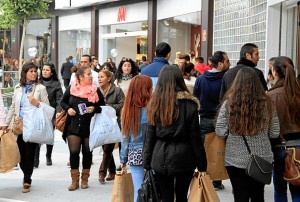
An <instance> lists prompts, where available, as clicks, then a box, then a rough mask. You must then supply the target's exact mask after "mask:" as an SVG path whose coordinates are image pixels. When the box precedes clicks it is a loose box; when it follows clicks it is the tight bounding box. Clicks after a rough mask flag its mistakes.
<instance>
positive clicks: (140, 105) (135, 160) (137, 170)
mask: <svg viewBox="0 0 300 202" xmlns="http://www.w3.org/2000/svg"><path fill="white" fill-rule="evenodd" d="M151 93H152V80H151V78H150V77H148V76H144V75H138V76H135V77H134V78H133V79H132V81H131V82H130V85H129V88H128V93H127V96H126V99H125V103H124V107H123V109H122V116H121V120H122V134H123V138H122V142H121V144H122V146H121V152H120V162H121V164H122V167H125V166H126V163H127V162H128V163H129V165H130V171H131V174H132V179H133V184H134V201H136V200H137V194H138V189H139V188H140V187H141V184H142V181H143V177H144V169H143V165H142V161H143V160H142V149H143V140H144V137H143V133H144V132H145V128H146V125H147V117H146V105H147V104H148V102H149V100H150V97H151Z"/></svg>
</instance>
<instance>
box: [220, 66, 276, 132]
mask: <svg viewBox="0 0 300 202" xmlns="http://www.w3.org/2000/svg"><path fill="white" fill-rule="evenodd" d="M225 100H227V111H228V125H229V130H230V133H231V134H236V135H249V136H255V135H257V134H258V132H262V131H263V130H264V128H265V126H266V124H268V126H270V124H271V120H272V115H273V111H274V105H273V103H272V101H271V99H270V98H269V96H267V95H266V93H265V91H264V89H263V87H262V85H261V82H260V80H259V77H258V76H257V73H256V72H255V71H254V70H253V69H251V68H248V67H246V68H242V69H241V70H239V72H238V73H237V75H236V77H235V80H234V81H233V84H232V86H231V88H230V89H229V90H228V92H227V93H226V94H225V97H224V101H225ZM266 113H267V116H266Z"/></svg>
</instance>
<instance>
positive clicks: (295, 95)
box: [273, 56, 300, 121]
mask: <svg viewBox="0 0 300 202" xmlns="http://www.w3.org/2000/svg"><path fill="white" fill-rule="evenodd" d="M273 70H274V71H276V72H277V73H278V76H279V78H281V79H284V90H285V99H286V102H287V104H288V108H289V113H290V114H291V117H292V119H293V120H295V119H296V117H298V119H299V118H300V110H299V106H300V84H299V82H298V81H297V78H296V74H295V71H294V66H293V62H292V60H291V59H290V58H288V57H285V56H280V57H277V58H275V60H274V64H273ZM275 85H276V84H275ZM297 109H298V110H297ZM293 120H291V121H293Z"/></svg>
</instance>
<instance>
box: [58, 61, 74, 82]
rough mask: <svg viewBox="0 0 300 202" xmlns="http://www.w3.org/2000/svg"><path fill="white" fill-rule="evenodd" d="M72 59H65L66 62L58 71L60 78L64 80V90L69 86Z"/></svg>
mask: <svg viewBox="0 0 300 202" xmlns="http://www.w3.org/2000/svg"><path fill="white" fill-rule="evenodd" d="M72 59H73V57H72V56H69V57H67V58H66V62H65V63H63V64H62V66H61V70H60V74H61V77H62V79H63V80H64V86H65V88H67V87H68V86H69V83H70V79H71V75H72V72H71V68H72V67H73V64H72Z"/></svg>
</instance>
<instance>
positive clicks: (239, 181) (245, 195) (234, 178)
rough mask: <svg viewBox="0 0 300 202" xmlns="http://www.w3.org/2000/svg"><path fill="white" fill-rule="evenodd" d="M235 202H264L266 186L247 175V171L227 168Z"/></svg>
mask: <svg viewBox="0 0 300 202" xmlns="http://www.w3.org/2000/svg"><path fill="white" fill-rule="evenodd" d="M226 169H227V173H228V175H229V178H230V182H231V185H232V189H233V195H234V201H235V202H249V201H250V199H251V202H263V201H264V189H265V185H264V184H262V183H260V182H258V181H256V180H254V179H252V178H251V177H249V176H247V175H246V174H245V171H246V170H245V169H241V168H236V167H233V166H226Z"/></svg>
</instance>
